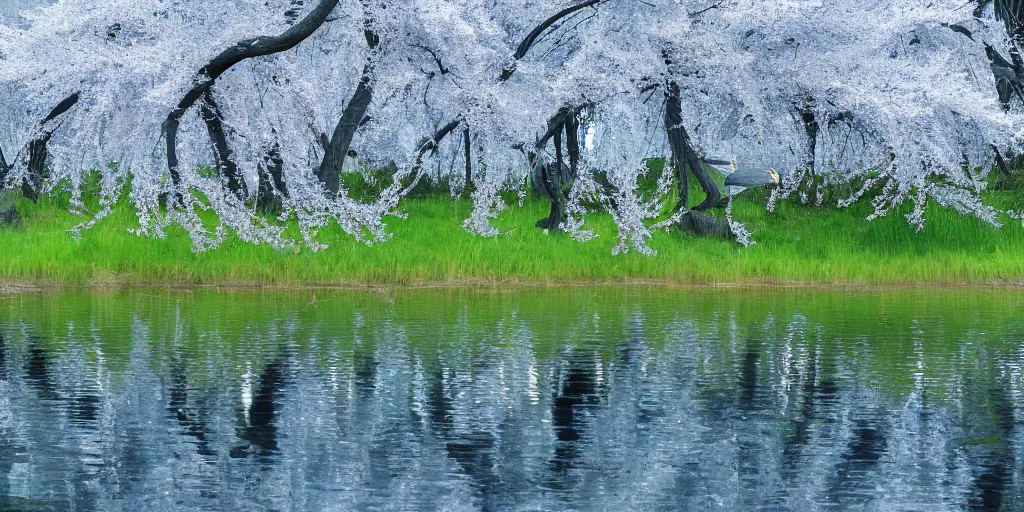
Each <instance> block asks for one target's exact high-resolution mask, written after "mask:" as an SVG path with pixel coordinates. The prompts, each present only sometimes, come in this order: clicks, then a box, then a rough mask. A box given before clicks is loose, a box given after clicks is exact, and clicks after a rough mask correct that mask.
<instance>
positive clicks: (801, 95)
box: [0, 0, 1022, 253]
mask: <svg viewBox="0 0 1024 512" xmlns="http://www.w3.org/2000/svg"><path fill="white" fill-rule="evenodd" d="M983 3H984V2H983ZM961 4H962V2H957V1H954V0H939V1H933V2H928V3H924V2H921V1H919V0H870V1H866V2H865V1H853V0H820V1H799V2H798V1H778V2H762V1H756V0H725V1H722V0H678V1H676V0H647V1H643V2H637V1H634V0H572V1H566V0H517V1H508V2H500V3H493V2H485V1H483V0H411V1H405V2H388V1H385V2H369V1H354V0H317V1H312V0H270V1H266V0H240V1H237V2H228V3H219V2H198V3H197V2H188V1H185V0H158V1H155V2H136V1H132V0H111V1H109V2H103V3H97V2H94V1H92V0H65V1H62V2H59V3H56V4H52V5H40V6H37V7H35V8H32V9H28V10H26V11H22V12H21V14H20V17H19V18H17V20H16V21H12V18H11V17H10V16H7V17H4V18H0V19H2V22H0V64H2V65H0V119H2V120H3V121H2V124H0V126H3V127H4V130H3V131H2V132H0V151H3V153H0V155H2V156H0V171H2V173H3V183H4V186H5V187H6V189H7V192H5V194H8V195H10V194H12V193H16V192H17V190H23V193H24V194H25V195H26V196H30V197H31V196H33V195H35V194H37V193H47V192H50V191H52V190H54V188H56V187H61V188H68V189H70V190H71V192H72V197H73V201H72V204H73V209H74V210H75V211H79V212H81V213H86V210H87V208H86V207H85V204H84V202H83V200H82V196H81V195H82V185H83V183H85V182H86V180H87V179H89V175H90V173H92V172H94V171H99V176H100V178H99V179H100V183H101V199H100V205H101V209H100V210H99V211H98V212H91V213H89V215H88V216H86V217H85V220H84V221H83V222H82V224H80V225H79V226H77V227H76V228H75V230H74V231H75V232H76V233H79V232H81V230H83V229H85V228H88V227H89V226H91V225H93V224H94V223H95V222H97V221H99V220H101V219H102V218H103V217H104V215H106V213H108V212H109V211H110V208H111V207H112V206H113V204H114V202H115V201H116V199H117V198H118V197H119V196H120V194H121V191H123V190H125V189H127V190H128V191H129V197H130V200H131V204H132V206H133V207H134V209H135V211H136V212H137V215H138V218H139V222H140V227H139V229H138V233H139V234H142V235H150V236H164V232H165V231H164V230H165V228H166V227H167V226H169V225H171V224H180V225H182V226H184V227H185V228H186V229H187V230H188V232H189V233H190V235H191V236H192V240H193V246H194V248H195V249H196V250H205V249H209V248H213V247H215V246H216V245H217V244H218V243H219V242H220V241H222V240H224V238H225V237H226V236H227V235H228V233H229V232H230V233H234V234H235V235H236V236H238V237H240V238H242V239H243V240H247V241H250V242H253V243H270V244H273V245H275V246H291V245H294V244H302V245H305V246H308V247H311V248H314V249H319V248H321V247H323V246H322V244H320V243H319V242H317V240H316V232H317V230H318V229H319V228H321V227H323V226H326V225H327V224H329V223H333V222H336V223H338V224H339V225H340V226H341V227H342V228H343V229H344V230H345V231H347V232H348V233H350V234H351V235H352V236H354V237H356V238H358V239H360V240H363V241H366V242H367V243H373V242H377V241H383V240H386V239H387V238H388V237H389V236H390V235H389V233H388V232H387V229H386V226H385V220H384V219H385V217H386V216H387V215H389V214H393V213H399V210H398V209H399V207H400V202H401V199H402V198H403V197H404V196H405V195H406V194H408V193H409V191H410V190H411V189H412V188H413V187H415V186H416V184H417V183H419V182H421V181H422V180H439V179H449V180H451V181H452V182H453V183H454V185H453V190H454V191H456V192H457V191H459V190H461V189H466V190H471V191H472V194H471V197H472V200H473V203H474V209H473V213H472V215H471V217H470V218H469V219H467V221H466V223H465V226H466V228H467V230H469V231H472V232H476V233H480V234H483V235H489V234H494V233H496V230H495V229H494V228H493V227H491V225H490V223H489V220H490V219H492V218H494V217H495V216H496V215H497V214H498V213H499V212H500V211H501V210H502V209H504V208H506V207H507V205H506V204H505V202H504V201H503V200H502V199H501V198H502V196H501V194H500V192H502V191H507V190H513V191H517V192H519V193H520V194H523V193H524V192H525V191H526V190H527V189H528V188H529V187H533V188H535V189H536V190H538V192H540V194H541V195H542V196H543V197H546V198H547V199H548V200H549V201H550V202H551V212H550V214H549V215H548V217H546V218H545V219H542V220H541V221H539V222H538V226H539V227H542V228H545V229H561V230H565V231H567V232H569V233H571V234H572V235H573V236H574V237H575V238H577V239H580V240H586V239H589V238H591V237H593V236H594V234H593V233H592V232H591V231H589V230H588V229H587V222H586V218H587V214H588V213H590V211H591V210H594V209H595V208H596V209H600V210H604V211H606V212H608V213H610V214H611V216H612V217H613V218H614V220H615V222H616V225H617V226H618V228H619V240H620V243H619V244H618V245H617V246H616V249H615V251H616V252H622V251H627V250H639V251H642V252H646V253H650V252H652V251H651V250H650V249H649V247H648V246H647V243H646V240H647V239H648V238H649V237H650V236H651V230H652V229H654V228H655V227H660V226H671V225H677V226H680V227H682V228H686V229H689V230H690V231H696V232H698V233H702V234H713V233H724V234H726V235H727V236H730V237H733V238H736V239H737V240H738V241H740V242H742V243H750V242H751V241H750V239H749V233H747V232H746V231H745V229H744V228H743V227H742V224H740V223H738V222H736V221H734V220H733V219H731V217H730V216H728V215H727V218H728V220H722V219H721V218H720V217H718V216H714V215H707V214H703V213H699V212H700V211H706V210H709V209H715V208H721V207H726V211H727V212H731V209H730V208H728V206H729V205H730V204H731V203H730V200H729V199H722V197H723V195H724V194H723V193H722V190H720V188H719V185H718V184H717V182H716V180H715V178H714V174H715V172H716V171H713V170H712V168H711V166H718V167H722V164H727V165H725V167H724V170H725V172H726V173H728V172H731V171H735V172H736V174H735V176H740V175H744V176H747V177H749V176H751V173H754V174H757V173H761V174H764V175H765V176H769V177H770V176H774V175H773V174H771V173H769V172H768V169H778V170H779V172H780V174H781V183H780V184H779V187H778V189H777V190H776V191H775V192H773V194H775V195H781V196H790V195H796V196H799V197H801V198H802V199H803V200H805V201H813V202H817V203H823V202H824V201H825V200H826V197H828V198H829V200H830V201H834V202H835V204H836V205H837V206H845V205H849V204H851V203H853V202H855V201H858V200H870V201H871V202H872V204H873V205H874V213H873V215H872V216H873V217H874V216H879V215H885V214H886V213H887V212H889V211H891V210H892V209H893V208H895V207H897V206H900V205H902V204H904V203H905V202H908V201H909V202H911V203H912V204H913V205H914V207H913V209H912V211H911V213H910V214H909V215H907V217H908V220H909V221H910V222H911V223H912V224H913V225H915V226H917V227H918V228H919V229H920V228H921V227H923V225H924V221H925V218H924V211H925V205H926V204H927V203H928V202H929V201H935V202H937V203H939V204H941V205H943V206H946V207H951V208H954V209H956V210H957V211H960V212H961V213H964V214H970V215H975V216H977V217H979V218H982V219H984V220H986V221H987V222H989V223H992V224H998V223H999V219H998V213H999V212H997V211H996V210H995V209H993V208H991V207H989V206H986V205H985V204H984V203H983V202H982V201H981V195H980V194H981V192H982V191H983V189H984V187H985V181H984V178H985V175H986V173H987V172H988V171H987V167H988V162H992V161H993V157H995V156H998V155H999V154H1000V152H1001V153H1008V152H1009V153H1012V152H1013V149H1014V147H1015V146H1016V145H1017V144H1018V138H1019V137H1018V131H1019V130H1020V127H1021V126H1022V123H1021V118H1020V117H1021V116H1020V111H1019V109H1020V105H1014V104H1007V103H1006V102H1005V101H1004V102H1003V103H1001V102H1000V97H999V92H1000V91H1002V90H1001V89H997V88H994V87H992V80H991V78H990V77H991V75H989V78H986V77H985V76H984V72H983V70H985V69H986V68H990V67H992V66H993V62H994V60H993V57H992V56H993V55H997V56H998V55H1007V56H1009V57H1007V59H1009V60H1007V62H1008V63H1009V65H1010V66H1011V67H1012V65H1013V64H1014V63H1015V62H1016V60H1014V59H1018V60H1019V57H1014V56H1016V55H1018V54H1017V53H1016V51H1015V50H1014V51H1011V49H1012V47H1013V46H1014V42H1013V39H1012V38H1011V36H1010V33H1011V32H1014V29H1013V27H1012V25H1009V24H1008V22H1007V21H1006V20H1008V19H1009V18H1008V15H1007V13H1008V12H1011V10H1007V7H1006V6H1007V5H1009V4H1012V2H1009V3H1007V2H996V4H998V5H996V8H995V9H983V8H981V7H983V6H982V5H979V6H978V7H979V8H978V9H973V10H972V9H963V8H962V5H961ZM1000 6H1002V7H1000ZM1008 30H1009V31H1008ZM1014 33H1015V32H1014ZM1004 60H1006V59H1004ZM992 69H995V68H992ZM998 76H999V75H998V73H997V78H998ZM1004 89H1005V88H1004ZM1004 96H1005V94H1004ZM1004 100H1005V98H1004ZM656 158H662V159H664V161H665V162H666V170H665V171H664V172H662V174H661V175H659V176H657V177H655V178H656V180H655V181H656V182H657V186H656V187H655V189H654V190H650V189H648V188H643V187H641V186H640V182H641V178H642V177H644V176H646V175H648V174H649V173H651V172H653V171H651V170H650V169H649V166H648V162H650V161H651V160H652V159H656ZM457 161H458V162H460V165H459V166H457V167H458V171H455V169H456V165H455V164H454V163H455V162H457ZM979 166H980V167H981V171H980V172H978V171H977V169H978V168H979ZM737 168H738V169H737ZM204 169H212V170H214V171H215V172H213V174H212V175H211V174H210V173H208V172H206V171H204ZM374 169H392V170H393V173H392V176H390V178H389V180H388V182H387V183H386V184H383V185H382V187H381V192H380V194H379V196H378V197H376V198H373V199H372V200H369V201H366V200H363V201H360V200H356V199H354V198H353V197H351V196H350V194H349V191H348V190H346V189H345V187H344V186H343V185H342V182H341V179H340V178H341V176H342V175H343V174H345V173H351V172H363V173H368V172H369V170H374ZM367 175H368V176H369V174H367ZM690 175H693V176H694V177H695V179H696V180H697V182H698V183H699V184H700V186H701V188H702V189H703V191H704V195H705V199H704V200H703V201H701V202H700V203H699V204H691V202H690V200H689V199H690V198H689V192H688V191H689V185H688V180H689V176H690ZM648 178H651V177H650V176H648ZM733 180H734V181H741V180H737V179H736V178H733ZM766 183H767V182H766ZM844 188H849V189H851V190H853V191H854V192H853V193H852V194H848V195H845V196H840V195H837V192H836V191H838V190H840V189H844ZM12 191H14V192H12ZM826 191H828V193H825V192H826ZM773 201H774V195H773ZM12 204H13V203H12ZM205 209H212V210H213V211H214V212H215V213H216V214H217V215H216V217H217V219H218V221H219V224H218V225H217V226H215V227H212V228H211V227H209V226H207V225H206V224H204V223H203V222H202V221H201V220H200V216H199V212H200V211H201V210H205ZM665 212H668V213H665ZM274 214H276V217H275V216H274ZM288 221H294V222H297V224H298V226H299V230H298V232H299V233H300V235H299V237H298V238H296V239H293V238H291V237H288V236H285V234H284V229H283V225H284V223H285V222H288Z"/></svg>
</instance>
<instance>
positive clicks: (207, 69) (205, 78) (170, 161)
mask: <svg viewBox="0 0 1024 512" xmlns="http://www.w3.org/2000/svg"><path fill="white" fill-rule="evenodd" d="M337 5H338V0H320V3H318V4H317V6H316V7H314V8H313V9H312V10H311V11H310V12H309V14H307V15H306V17H305V18H303V19H302V20H301V21H299V22H298V23H296V24H294V25H292V26H291V28H289V29H288V30H286V31H284V33H282V34H280V35H277V36H260V37H256V38H252V39H246V40H243V41H239V42H238V43H235V45H234V46H232V47H230V48H228V49H227V50H224V51H223V52H221V53H219V54H217V55H216V56H215V57H213V58H212V59H210V61H209V62H208V63H207V64H206V65H205V66H203V67H202V68H200V69H199V71H198V72H197V73H196V77H195V81H194V84H193V85H192V87H191V88H190V89H189V90H188V91H187V92H186V93H185V95H184V96H183V97H182V98H181V101H179V102H178V105H177V106H176V107H175V108H174V109H173V110H171V112H170V113H169V114H167V120H166V121H165V122H164V134H165V135H166V137H167V168H168V170H169V172H170V175H171V183H172V184H173V186H174V188H175V193H174V194H173V196H174V198H175V199H177V198H178V197H179V196H178V193H177V192H176V190H177V187H178V186H179V184H180V183H181V176H180V173H179V170H178V153H177V136H178V125H179V124H180V122H181V117H182V116H183V115H185V112H186V111H188V109H189V108H191V107H192V106H193V105H195V103H196V102H197V101H199V99H200V98H202V97H203V95H204V94H206V92H207V91H209V89H210V87H211V86H213V83H214V82H215V81H216V80H217V78H219V77H220V76H221V75H223V74H224V73H225V72H226V71H227V70H229V69H231V67H232V66H234V65H235V64H238V63H239V62H242V61H243V60H245V59H251V58H253V57H262V56H265V55H272V54H275V53H280V52H283V51H287V50H290V49H292V48H294V47H295V46H296V45H298V44H299V43H301V42H302V41H304V40H305V39H306V38H308V37H309V36H310V35H312V34H313V32H316V30H317V29H318V28H320V27H321V26H322V25H323V24H324V21H325V20H327V16H328V15H330V13H331V11H333V10H334V8H335V7H336V6H337Z"/></svg>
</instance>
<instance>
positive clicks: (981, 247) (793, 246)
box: [0, 193, 1024, 286]
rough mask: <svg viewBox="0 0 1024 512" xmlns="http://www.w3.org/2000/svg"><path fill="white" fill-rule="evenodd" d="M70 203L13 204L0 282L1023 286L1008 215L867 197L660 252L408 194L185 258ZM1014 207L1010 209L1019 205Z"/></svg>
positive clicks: (776, 216) (183, 240)
mask: <svg viewBox="0 0 1024 512" xmlns="http://www.w3.org/2000/svg"><path fill="white" fill-rule="evenodd" d="M988 199H989V202H991V203H993V204H995V205H997V206H999V207H1009V206H1015V203H1018V202H1020V199H1019V198H1017V197H1016V194H1014V193H1002V195H992V196H990V197H989V198H988ZM65 205H66V201H62V200H61V199H59V198H57V199H54V198H43V199H41V200H40V202H39V203H38V204H32V203H31V202H28V201H25V200H19V205H18V206H19V210H20V211H21V214H22V223H21V225H20V226H18V227H2V228H0V282H3V283H5V284H7V285H41V286H47V285H88V284H108V285H136V284H137V285H219V284H223V285H270V286H305V285H312V286H349V285H356V286H359V285H416V284H473V283H489V282H503V283H582V282H624V281H659V282H669V283H675V284H713V283H717V284H850V285H904V284H1015V285H1016V284H1024V229H1022V227H1021V225H1020V223H1018V222H1015V221H1012V220H1009V219H1008V222H1007V225H1006V226H1005V227H1004V228H1002V229H994V228H992V227H990V226H988V225H986V224H984V223H982V222H980V221H978V220H976V219H974V218H970V217H964V216H960V215H958V214H956V213H955V212H951V211H947V210H943V209H940V208H937V207H932V208H930V211H929V214H928V215H929V216H928V223H927V225H926V227H925V229H924V231H922V232H915V231H914V229H913V228H912V227H911V226H910V225H909V224H908V223H907V222H906V220H905V219H904V218H903V216H902V215H901V214H900V212H892V213H891V214H890V215H889V216H888V217H884V218H881V219H877V220H874V221H871V222H868V221H865V220H864V218H865V217H866V216H867V214H868V213H869V211H870V210H869V208H870V206H869V205H866V204H859V205H854V206H853V207H851V208H849V209H845V210H836V209H833V208H815V207H808V206H800V205H794V204H790V203H786V202H783V203H780V205H779V207H778V209H777V210H776V211H775V212H774V213H772V214H768V213H766V212H765V211H764V208H763V200H761V201H757V194H755V195H754V196H753V200H751V199H747V200H738V201H737V205H736V207H735V211H734V216H735V218H736V219H737V220H740V221H743V222H745V223H746V225H747V226H748V228H749V229H750V230H751V231H752V232H753V233H754V239H755V240H756V241H757V245H755V246H753V247H750V248H746V249H744V248H741V247H739V246H738V245H736V244H735V243H731V242H726V241H720V240H713V239H703V238H697V237H693V236H690V235H685V234H682V233H679V232H678V231H676V230H673V231H672V232H666V231H665V230H661V231H658V232H656V233H655V236H654V238H653V239H652V240H651V242H650V245H651V247H653V248H654V249H656V250H657V251H658V255H657V256H653V257H650V256H644V255H641V254H635V253H630V254H625V255H620V256H612V255H611V248H612V247H613V246H614V245H615V243H616V241H617V240H616V238H617V236H616V231H615V227H614V225H613V223H612V221H611V218H610V217H609V216H607V215H604V214H593V215H591V216H589V217H588V223H589V224H590V225H591V226H592V228H593V229H595V230H596V232H597V233H599V236H598V238H596V239H594V240H592V241H590V242H587V243H578V242H576V241H574V240H572V238H571V237H569V236H568V235H566V234H563V233H551V234H547V235H545V234H544V232H543V231H542V230H539V229H537V228H534V227H533V224H534V222H535V221H536V220H537V219H540V218H542V217H544V216H545V215H546V213H547V206H546V205H545V204H543V203H541V202H528V203H527V205H526V206H524V207H523V208H515V207H513V208H511V209H509V210H507V211H505V212H503V213H502V215H501V216H500V217H499V218H498V220H497V221H496V225H497V226H498V227H499V228H500V229H501V230H502V231H503V232H504V234H502V235H500V236H497V237H494V238H482V237H479V236H474V235H471V234H469V233H467V232H465V231H464V230H463V229H462V227H461V224H462V221H463V219H465V218H466V217H467V216H468V215H469V211H470V206H471V205H470V203H469V202H468V201H457V200H453V199H451V198H448V197H426V198H414V199H408V200H407V201H405V202H404V203H403V204H402V206H401V209H402V210H404V211H406V212H408V214H409V215H408V219H399V218H389V219H388V228H389V230H390V231H391V232H392V233H394V237H393V239H391V240H390V241H388V242H386V243H381V244H375V245H373V246H366V245H364V244H362V243H360V242H356V241H355V240H353V239H352V238H351V237H350V236H348V235H346V234H344V233H343V232H342V231H341V229H340V228H338V227H337V226H331V227H329V228H325V229H323V230H321V232H320V234H319V240H320V241H322V242H324V243H327V244H329V245H330V248H329V249H327V250H324V251H320V252H316V253H314V252H312V251H310V250H308V249H306V248H302V249H301V250H294V249H293V250H286V251H282V250H275V249H273V248H271V247H268V246H254V245H251V244H248V243H244V242H241V241H239V240H236V239H231V240H229V241H227V242H226V243H224V244H223V245H222V246H221V247H219V248H218V249H216V250H214V251H210V252H206V253H200V254H194V253H193V252H192V251H191V244H190V242H189V239H188V237H187V235H186V233H185V232H184V231H183V230H182V229H181V228H173V229H171V230H170V231H169V233H168V234H169V236H168V238H167V239H153V238H144V237H137V236H135V235H132V234H130V233H128V231H127V229H128V228H133V227H137V226H138V223H137V221H136V219H135V215H134V213H133V212H132V211H131V209H130V208H128V207H127V206H118V207H117V208H116V209H115V211H114V213H113V214H112V215H111V216H110V217H108V218H107V219H105V220H103V221H102V222H100V223H99V224H98V225H97V226H96V227H94V228H93V229H91V230H88V231H86V232H85V233H84V235H83V236H82V238H81V240H75V239H73V238H72V236H71V235H70V233H68V232H67V229H68V228H69V227H71V226H73V225H75V224H76V223H78V222H81V220H82V217H79V216H76V215H73V214H71V213H69V212H68V211H67V209H66V207H65ZM1018 208H1019V207H1018Z"/></svg>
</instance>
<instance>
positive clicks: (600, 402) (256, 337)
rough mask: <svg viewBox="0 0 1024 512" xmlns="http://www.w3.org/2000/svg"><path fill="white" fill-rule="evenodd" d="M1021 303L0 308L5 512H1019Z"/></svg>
mask: <svg viewBox="0 0 1024 512" xmlns="http://www.w3.org/2000/svg"><path fill="white" fill-rule="evenodd" d="M1022 362H1024V292H1021V291H1019V290H973V289H949V290H941V289H925V290H903V291H813V290H788V291H787V290H734V291H715V290H709V289H670V290H665V289H657V288H647V287H627V288H618V287H602V288H568V289H566V288H538V289H522V290H404V291H391V292H388V291H377V292H374V291H275V292H241V291H217V290H195V291H148V290H135V291H118V292H108V293H95V292H93V293H70V292H68V293H35V294H15V295H3V296H0V510H62V511H63V510H75V511H83V510H97V511H121V510H124V511H187V510H217V511H223V510H243V511H248V510H253V511H263V510H276V511H292V510H297V511H306V510H310V511H322V510H338V511H342V510H413V511H420V510H451V511H461V510H538V511H540V510H544V511H548V510H614V511H634V510H636V511H645V510H684V511H688V510H793V511H811V510H892V511H897V510H898V511H942V510H965V509H970V510H1014V511H1017V510H1024V366H1022Z"/></svg>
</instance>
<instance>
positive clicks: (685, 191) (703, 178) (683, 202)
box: [665, 82, 722, 212]
mask: <svg viewBox="0 0 1024 512" xmlns="http://www.w3.org/2000/svg"><path fill="white" fill-rule="evenodd" d="M665 132H666V133H667V134H668V142H669V146H670V147H671V149H672V164H673V167H674V168H675V172H676V178H677V181H676V185H677V190H678V192H679V202H678V203H676V207H675V210H676V211H677V212H678V211H681V210H684V209H687V208H689V204H690V198H689V188H688V185H687V180H686V170H687V169H689V170H690V172H692V173H693V175H694V176H695V177H696V178H697V182H698V183H700V187H701V188H702V189H703V190H704V193H705V194H706V195H707V197H706V198H705V199H704V201H703V202H701V203H700V204H699V205H697V206H695V207H694V208H693V209H694V210H706V209H708V208H711V207H712V206H715V205H716V204H718V203H719V201H720V200H721V199H722V192H721V191H720V190H718V184H716V183H715V182H714V180H712V179H711V176H710V175H708V172H707V171H706V170H705V169H704V164H703V162H701V159H700V157H698V156H697V152H696V151H695V150H694V149H693V146H692V145H691V143H690V136H689V134H687V133H686V129H685V128H683V109H682V105H681V103H680V100H679V85H678V84H676V83H675V82H671V83H669V84H668V87H667V90H666V91H665Z"/></svg>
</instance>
